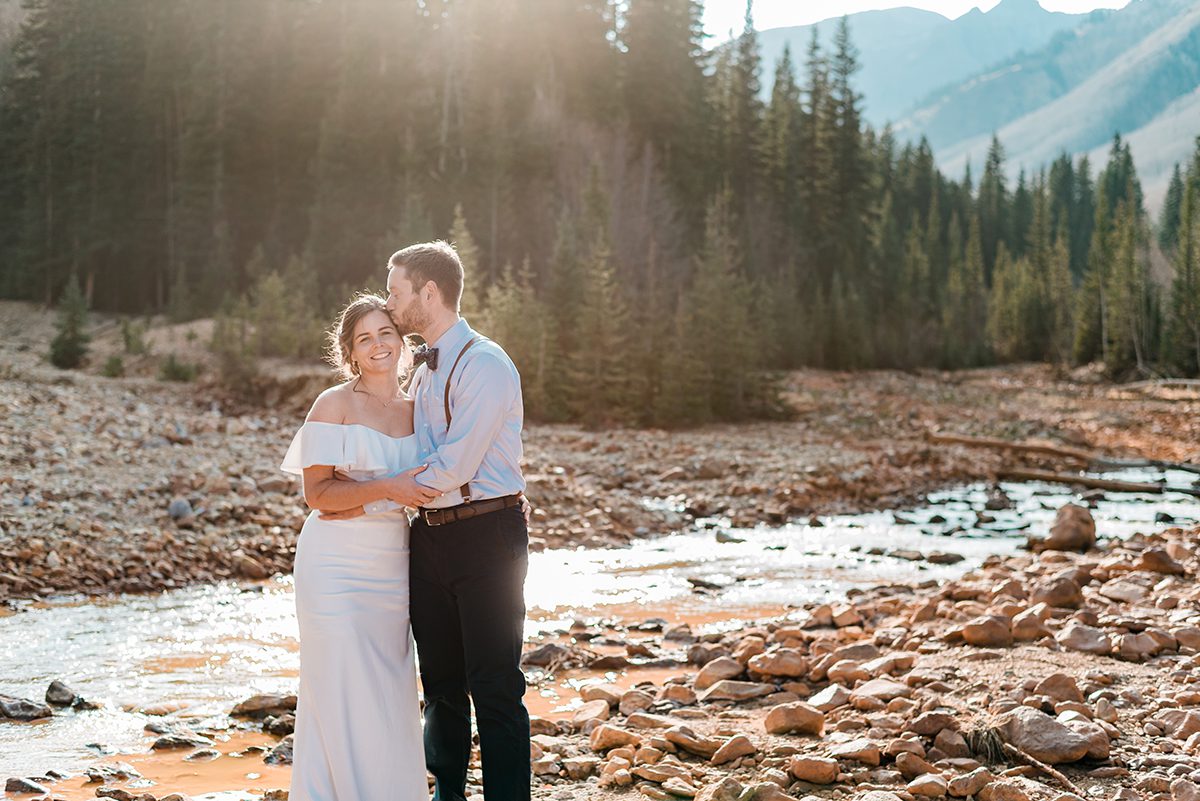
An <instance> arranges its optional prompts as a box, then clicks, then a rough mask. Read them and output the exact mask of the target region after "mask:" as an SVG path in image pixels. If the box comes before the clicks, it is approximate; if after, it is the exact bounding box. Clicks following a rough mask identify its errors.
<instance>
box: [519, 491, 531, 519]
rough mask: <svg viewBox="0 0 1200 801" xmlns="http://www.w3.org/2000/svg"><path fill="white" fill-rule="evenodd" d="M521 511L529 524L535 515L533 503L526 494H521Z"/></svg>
mask: <svg viewBox="0 0 1200 801" xmlns="http://www.w3.org/2000/svg"><path fill="white" fill-rule="evenodd" d="M521 513H522V514H523V515H525V525H527V526H528V525H529V521H530V519H531V518H532V517H533V504H531V503H530V502H529V499H528V498H526V497H525V496H524V495H522V496H521Z"/></svg>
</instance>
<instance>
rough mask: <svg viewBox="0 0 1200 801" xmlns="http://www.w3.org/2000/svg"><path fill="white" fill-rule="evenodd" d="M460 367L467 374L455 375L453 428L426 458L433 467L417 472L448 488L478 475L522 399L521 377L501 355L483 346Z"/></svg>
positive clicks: (429, 484)
mask: <svg viewBox="0 0 1200 801" xmlns="http://www.w3.org/2000/svg"><path fill="white" fill-rule="evenodd" d="M459 369H460V370H461V371H462V375H461V377H455V378H454V384H455V385H456V386H455V387H453V388H451V390H450V391H451V393H452V396H451V397H452V400H451V421H450V428H449V430H448V431H447V432H446V437H445V440H444V441H443V442H442V443H440V444H439V445H438V446H437V448H436V450H434V451H433V453H431V454H430V455H429V456H428V458H427V459H426V461H425V463H426V464H427V465H428V468H427V469H426V470H424V471H423V472H421V473H418V474H417V476H416V480H417V482H418V483H420V484H422V485H423V486H426V487H429V488H431V489H435V490H438V491H439V492H443V493H449V492H453V491H455V490H457V489H458V488H459V487H461V486H462V485H463V484H466V483H467V482H469V481H471V480H472V479H473V478H474V477H475V475H476V473H478V472H479V468H480V465H481V464H483V461H484V458H485V456H486V455H487V453H488V451H489V450H490V449H491V448H492V447H493V446H494V444H495V442H496V440H497V438H498V437H499V435H500V434H501V432H502V430H503V429H504V427H505V425H506V423H507V422H508V421H509V419H510V418H511V416H512V409H513V405H514V404H520V403H521V384H520V378H519V376H518V375H517V373H516V371H515V369H514V368H513V367H512V364H511V363H510V362H508V361H507V359H504V358H503V357H502V356H500V355H498V354H495V353H492V352H489V351H487V350H483V349H482V348H481V349H480V352H479V353H476V354H471V358H470V359H469V360H466V361H465V362H464V364H463V365H462V366H461V367H460V368H459ZM435 380H436V379H435ZM454 399H457V402H454ZM522 483H523V482H522ZM456 502H457V501H456Z"/></svg>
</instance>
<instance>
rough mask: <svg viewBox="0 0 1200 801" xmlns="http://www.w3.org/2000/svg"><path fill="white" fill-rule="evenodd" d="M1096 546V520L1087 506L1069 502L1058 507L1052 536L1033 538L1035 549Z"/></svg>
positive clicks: (1051, 530)
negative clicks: (1039, 538)
mask: <svg viewBox="0 0 1200 801" xmlns="http://www.w3.org/2000/svg"><path fill="white" fill-rule="evenodd" d="M1095 546H1096V521H1095V520H1094V519H1093V518H1092V513H1091V512H1089V511H1088V510H1087V508H1086V507H1083V506H1079V505H1078V504H1074V503H1068V504H1066V505H1065V506H1061V507H1059V509H1058V514H1056V515H1055V516H1054V525H1052V526H1050V536H1048V537H1046V538H1045V539H1041V540H1034V539H1031V540H1030V541H1029V547H1030V549H1031V550H1034V551H1087V550H1090V549H1092V548H1094V547H1095Z"/></svg>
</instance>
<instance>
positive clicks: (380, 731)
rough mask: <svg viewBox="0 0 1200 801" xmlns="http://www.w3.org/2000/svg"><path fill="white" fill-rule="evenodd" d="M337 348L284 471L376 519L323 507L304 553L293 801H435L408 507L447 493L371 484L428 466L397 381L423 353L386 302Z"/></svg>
mask: <svg viewBox="0 0 1200 801" xmlns="http://www.w3.org/2000/svg"><path fill="white" fill-rule="evenodd" d="M329 339H330V342H329V345H330V347H329V357H330V361H331V362H332V363H333V364H334V366H335V368H337V369H338V370H339V371H340V372H341V373H342V376H343V377H344V378H345V379H346V380H345V382H344V383H342V384H339V385H338V386H335V387H331V388H329V389H327V390H325V391H324V392H322V393H321V395H320V397H318V398H317V400H316V402H315V403H314V404H313V407H312V410H311V411H310V412H309V413H308V417H307V419H306V420H305V422H304V425H303V426H301V428H300V430H299V431H298V432H297V433H296V436H295V438H294V439H293V440H292V445H291V447H290V448H289V449H288V452H287V455H286V456H285V457H284V460H283V465H282V469H283V470H284V471H286V472H289V473H293V474H298V475H302V476H303V477H304V498H305V500H306V501H307V502H308V504H309V506H310V507H313V508H314V509H316V508H317V507H319V508H321V509H325V510H346V509H353V508H355V507H358V506H363V507H364V511H365V512H366V514H364V515H360V516H358V517H355V518H353V519H349V520H336V521H334V520H322V519H321V518H320V516H319V513H318V512H316V511H314V512H312V513H311V514H310V515H309V516H308V519H307V520H306V521H305V523H304V527H303V529H301V532H300V539H299V542H298V544H297V546H296V564H295V570H294V574H295V581H296V613H297V617H298V618H299V622H300V695H299V702H298V707H297V716H296V735H295V748H294V754H295V758H294V767H293V769H292V786H291V792H290V796H289V797H290V798H291V799H292V801H385V799H386V801H426V799H428V798H429V792H428V785H427V784H426V778H425V754H424V749H423V746H422V740H421V722H420V712H419V708H418V702H417V678H416V666H415V659H414V655H413V643H412V637H411V635H410V633H409V608H408V589H409V588H408V555H409V553H408V516H407V514H406V512H405V508H404V507H405V506H406V505H411V506H419V505H421V504H423V503H427V502H429V501H430V500H433V498H434V497H435V496H436V494H437V493H436V492H434V491H432V490H425V491H424V492H425V494H424V495H421V496H416V497H412V498H388V497H386V496H385V495H384V494H383V492H382V490H381V486H382V485H381V484H380V483H379V482H375V481H373V480H372V479H376V478H382V477H384V476H387V475H393V476H394V475H396V474H398V473H400V472H402V471H405V472H407V473H409V474H416V473H419V472H421V471H422V470H423V469H424V467H422V466H420V465H418V460H419V454H418V452H417V442H416V438H415V437H414V436H413V435H412V434H413V404H412V400H411V399H410V398H409V397H408V396H407V395H406V394H405V393H404V392H403V391H402V390H401V389H400V386H399V381H398V377H399V374H400V372H401V369H402V368H405V369H406V368H407V367H408V365H410V364H411V353H410V351H409V348H408V346H407V344H406V343H405V341H404V339H403V338H402V337H401V336H400V333H399V332H398V331H397V330H396V326H395V324H394V323H393V322H392V320H391V317H389V316H388V313H387V311H386V309H385V308H384V302H383V300H381V299H380V298H378V297H376V296H375V295H360V296H359V297H357V298H355V299H354V300H353V301H352V302H351V303H350V304H349V305H348V306H347V307H346V308H345V309H344V310H343V311H342V314H341V316H340V318H339V319H338V322H337V324H336V325H335V326H334V329H333V331H332V332H331V333H330V337H329ZM335 473H337V474H339V475H345V476H348V477H350V478H353V479H355V480H354V481H342V480H338V479H337V477H336V476H335ZM397 501H399V502H397Z"/></svg>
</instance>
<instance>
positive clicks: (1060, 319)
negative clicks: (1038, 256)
mask: <svg viewBox="0 0 1200 801" xmlns="http://www.w3.org/2000/svg"><path fill="white" fill-rule="evenodd" d="M1069 240H1070V235H1069V232H1068V230H1067V220H1066V219H1062V220H1061V223H1060V225H1059V230H1058V236H1057V237H1056V238H1055V240H1054V248H1053V250H1052V252H1051V254H1050V275H1049V281H1048V287H1047V292H1048V297H1047V303H1046V306H1047V315H1046V316H1047V322H1049V324H1050V325H1049V328H1050V331H1049V343H1048V345H1049V348H1048V351H1047V354H1046V356H1047V358H1049V359H1052V360H1053V361H1055V362H1056V363H1058V364H1061V365H1065V364H1068V363H1069V362H1070V361H1071V351H1072V340H1073V337H1074V334H1075V290H1074V285H1073V283H1072V280H1071V251H1070V247H1069V244H1068V242H1069Z"/></svg>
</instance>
